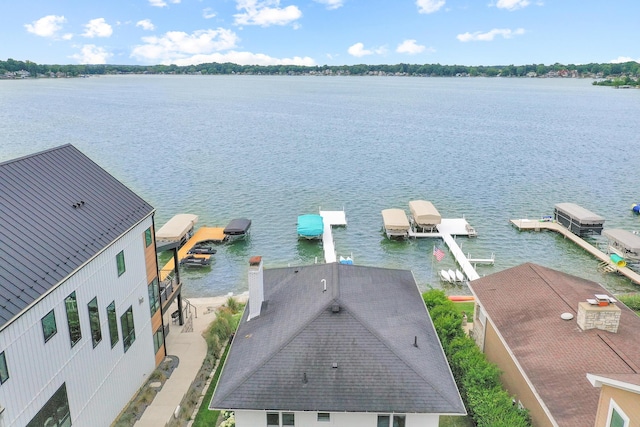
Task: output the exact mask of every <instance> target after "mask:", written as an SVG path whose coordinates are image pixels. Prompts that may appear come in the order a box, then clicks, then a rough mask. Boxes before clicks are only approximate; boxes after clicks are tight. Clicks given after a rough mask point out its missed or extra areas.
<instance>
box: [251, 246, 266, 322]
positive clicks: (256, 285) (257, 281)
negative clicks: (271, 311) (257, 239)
mask: <svg viewBox="0 0 640 427" xmlns="http://www.w3.org/2000/svg"><path fill="white" fill-rule="evenodd" d="M263 301H264V280H263V275H262V257H261V256H254V257H251V258H250V259H249V317H248V318H247V320H251V319H253V318H254V317H257V316H259V315H260V309H261V308H262V302H263Z"/></svg>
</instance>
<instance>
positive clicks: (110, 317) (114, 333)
mask: <svg viewBox="0 0 640 427" xmlns="http://www.w3.org/2000/svg"><path fill="white" fill-rule="evenodd" d="M107 323H109V337H110V338H111V348H113V346H115V345H116V344H117V343H118V316H117V315H116V302H115V301H111V304H109V305H108V306H107Z"/></svg>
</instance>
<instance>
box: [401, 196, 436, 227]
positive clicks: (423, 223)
mask: <svg viewBox="0 0 640 427" xmlns="http://www.w3.org/2000/svg"><path fill="white" fill-rule="evenodd" d="M409 210H410V211H411V216H412V217H413V221H414V222H415V223H416V225H418V226H419V227H434V226H436V225H438V224H440V222H441V221H442V216H440V212H438V210H437V209H436V207H435V206H433V203H431V202H428V201H426V200H412V201H410V202H409Z"/></svg>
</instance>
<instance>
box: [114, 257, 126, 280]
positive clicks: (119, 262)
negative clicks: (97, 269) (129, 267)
mask: <svg viewBox="0 0 640 427" xmlns="http://www.w3.org/2000/svg"><path fill="white" fill-rule="evenodd" d="M116 264H117V265H118V277H120V276H122V274H123V273H124V271H125V267H124V251H120V252H118V255H116Z"/></svg>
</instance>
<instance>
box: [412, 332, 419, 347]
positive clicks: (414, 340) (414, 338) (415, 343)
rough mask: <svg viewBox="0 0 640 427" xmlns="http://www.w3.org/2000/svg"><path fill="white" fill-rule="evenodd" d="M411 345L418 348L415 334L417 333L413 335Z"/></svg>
mask: <svg viewBox="0 0 640 427" xmlns="http://www.w3.org/2000/svg"><path fill="white" fill-rule="evenodd" d="M413 346H414V347H416V348H418V336H417V335H415V336H414V337H413Z"/></svg>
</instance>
